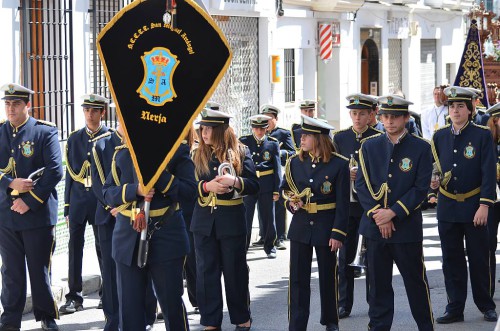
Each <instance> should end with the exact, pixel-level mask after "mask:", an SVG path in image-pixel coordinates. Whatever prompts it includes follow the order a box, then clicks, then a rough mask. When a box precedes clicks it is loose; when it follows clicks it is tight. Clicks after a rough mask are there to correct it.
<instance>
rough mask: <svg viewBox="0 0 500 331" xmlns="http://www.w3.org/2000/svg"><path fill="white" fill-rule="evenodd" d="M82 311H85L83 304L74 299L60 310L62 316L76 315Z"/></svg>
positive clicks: (68, 301)
mask: <svg viewBox="0 0 500 331" xmlns="http://www.w3.org/2000/svg"><path fill="white" fill-rule="evenodd" d="M82 310H83V305H82V303H81V302H78V301H75V300H72V299H68V300H66V303H65V304H64V305H62V306H61V307H60V308H59V312H60V313H61V314H73V313H76V312H77V311H82Z"/></svg>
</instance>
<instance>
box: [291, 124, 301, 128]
mask: <svg viewBox="0 0 500 331" xmlns="http://www.w3.org/2000/svg"><path fill="white" fill-rule="evenodd" d="M295 126H301V124H300V123H293V124H292V126H291V127H292V128H293V127H295Z"/></svg>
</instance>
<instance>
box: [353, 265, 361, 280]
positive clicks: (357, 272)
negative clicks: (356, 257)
mask: <svg viewBox="0 0 500 331" xmlns="http://www.w3.org/2000/svg"><path fill="white" fill-rule="evenodd" d="M362 275H363V269H361V268H358V267H355V268H354V278H359V277H361V276H362Z"/></svg>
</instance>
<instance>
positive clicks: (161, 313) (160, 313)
mask: <svg viewBox="0 0 500 331" xmlns="http://www.w3.org/2000/svg"><path fill="white" fill-rule="evenodd" d="M156 319H159V320H162V319H163V312H161V311H160V312H159V313H158V314H157V315H156Z"/></svg>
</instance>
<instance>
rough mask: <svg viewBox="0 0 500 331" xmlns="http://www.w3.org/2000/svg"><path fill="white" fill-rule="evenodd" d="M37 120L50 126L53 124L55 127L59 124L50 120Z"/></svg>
mask: <svg viewBox="0 0 500 331" xmlns="http://www.w3.org/2000/svg"><path fill="white" fill-rule="evenodd" d="M36 121H37V122H38V123H40V124H44V125H48V126H53V127H56V126H57V125H56V124H55V123H52V122H49V121H44V120H39V119H37V120H36Z"/></svg>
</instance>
